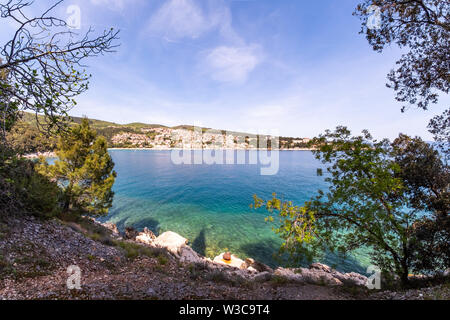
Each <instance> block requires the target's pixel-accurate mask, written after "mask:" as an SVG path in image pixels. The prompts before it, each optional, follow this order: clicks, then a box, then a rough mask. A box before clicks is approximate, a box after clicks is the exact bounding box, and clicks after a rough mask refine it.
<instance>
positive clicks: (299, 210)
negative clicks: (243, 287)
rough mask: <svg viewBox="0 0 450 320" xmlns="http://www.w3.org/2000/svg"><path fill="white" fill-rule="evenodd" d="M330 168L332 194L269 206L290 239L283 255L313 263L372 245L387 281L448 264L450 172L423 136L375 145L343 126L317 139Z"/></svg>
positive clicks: (266, 203) (375, 261)
mask: <svg viewBox="0 0 450 320" xmlns="http://www.w3.org/2000/svg"><path fill="white" fill-rule="evenodd" d="M311 143H312V144H314V145H315V146H316V148H317V149H316V150H313V153H314V155H315V157H316V158H317V159H318V160H320V161H321V162H322V163H324V164H325V165H326V166H327V172H326V173H322V172H320V171H319V174H324V175H325V176H326V178H325V180H326V181H327V182H328V184H329V189H328V190H327V191H319V195H318V196H317V197H315V198H312V199H311V200H310V201H307V202H306V203H305V204H304V205H303V206H296V205H294V204H293V203H292V202H289V201H285V200H282V199H280V198H278V197H277V196H276V194H274V196H273V198H272V199H269V200H266V201H265V200H263V199H260V198H258V197H257V196H255V207H256V208H260V207H262V206H265V207H266V209H267V210H268V211H269V212H270V216H269V217H268V220H270V221H273V222H275V216H278V217H279V219H276V222H277V225H276V227H275V232H276V233H278V234H279V235H280V236H281V238H282V239H283V240H284V243H283V246H282V248H281V251H282V252H288V253H290V255H291V256H292V257H293V258H305V257H309V258H310V259H311V258H313V257H315V256H317V255H318V253H319V252H323V251H327V250H328V251H332V252H337V253H339V254H342V255H346V254H348V253H350V252H351V251H353V250H356V249H358V248H361V247H365V248H370V250H371V251H370V256H371V260H372V262H373V264H374V265H376V266H378V267H379V268H380V269H381V270H382V271H383V272H384V273H385V276H389V275H392V274H395V275H398V276H399V277H400V279H401V281H402V283H403V285H407V283H408V275H409V274H410V273H411V272H416V273H422V274H423V273H432V274H433V273H435V272H437V271H443V270H445V269H447V268H448V267H449V266H450V265H449V262H450V250H449V243H450V228H449V217H448V213H449V212H450V201H449V188H448V183H449V181H450V170H449V167H448V166H447V165H445V164H444V162H443V161H442V159H441V156H440V155H439V153H438V152H437V151H436V150H433V148H432V147H431V146H430V145H429V144H427V143H425V142H424V141H422V140H421V139H420V138H410V137H408V136H405V135H401V136H400V137H399V138H398V139H396V140H395V141H394V142H390V141H388V140H387V139H384V140H382V141H377V140H375V139H373V138H372V136H371V135H370V134H369V133H368V132H367V131H365V132H363V135H361V136H356V137H354V136H352V135H351V132H350V131H349V130H348V129H347V128H345V127H338V128H337V129H336V131H334V132H331V131H327V132H326V133H325V134H323V135H321V136H319V137H318V138H315V139H313V140H312V141H311Z"/></svg>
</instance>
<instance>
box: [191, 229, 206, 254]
mask: <svg viewBox="0 0 450 320" xmlns="http://www.w3.org/2000/svg"><path fill="white" fill-rule="evenodd" d="M192 249H194V251H195V252H197V253H198V254H201V255H202V256H206V236H205V229H202V231H200V233H199V234H198V236H197V237H196V238H195V239H194V241H193V242H192Z"/></svg>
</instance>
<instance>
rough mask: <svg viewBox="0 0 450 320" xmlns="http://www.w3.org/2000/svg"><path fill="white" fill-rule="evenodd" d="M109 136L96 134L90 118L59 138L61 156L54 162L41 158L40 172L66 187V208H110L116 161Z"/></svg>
mask: <svg viewBox="0 0 450 320" xmlns="http://www.w3.org/2000/svg"><path fill="white" fill-rule="evenodd" d="M107 148H108V147H107V142H106V139H105V138H104V137H102V136H97V132H96V131H95V130H93V129H91V128H90V126H89V121H88V119H86V118H85V119H83V121H82V122H81V124H79V125H77V126H76V127H74V128H72V129H71V130H70V132H69V133H67V134H65V135H62V136H61V137H60V139H59V142H58V148H57V152H56V154H57V156H58V160H57V161H55V163H54V164H53V165H48V164H47V162H45V161H41V164H40V165H39V168H38V170H39V172H41V173H43V174H46V175H47V176H48V177H49V178H51V179H52V180H55V181H57V182H58V184H59V185H60V186H61V187H62V188H63V190H64V198H63V200H64V201H63V209H64V210H65V211H70V212H77V213H87V214H91V215H104V214H107V213H108V210H109V208H111V205H112V201H113V197H114V192H113V191H112V186H113V184H114V181H115V178H116V172H115V171H113V168H114V162H113V161H112V159H111V156H110V155H109V153H108V149H107Z"/></svg>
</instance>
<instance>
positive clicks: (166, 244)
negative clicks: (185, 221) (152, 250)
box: [154, 231, 188, 257]
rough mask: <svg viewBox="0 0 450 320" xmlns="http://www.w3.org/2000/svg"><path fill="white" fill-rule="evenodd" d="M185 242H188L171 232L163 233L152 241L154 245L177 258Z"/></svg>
mask: <svg viewBox="0 0 450 320" xmlns="http://www.w3.org/2000/svg"><path fill="white" fill-rule="evenodd" d="M187 242H188V240H187V239H186V238H184V237H182V236H180V235H179V234H177V233H175V232H172V231H167V232H164V233H163V234H162V235H160V236H159V237H157V238H156V239H155V240H154V244H155V245H157V246H159V247H161V248H166V249H167V250H168V251H169V252H171V253H172V254H174V255H175V256H177V257H180V253H181V248H182V247H185V246H186V244H187Z"/></svg>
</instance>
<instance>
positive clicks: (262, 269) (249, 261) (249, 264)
mask: <svg viewBox="0 0 450 320" xmlns="http://www.w3.org/2000/svg"><path fill="white" fill-rule="evenodd" d="M245 264H246V265H247V267H252V268H254V269H256V270H257V271H258V272H270V273H272V272H273V269H272V268H271V267H269V266H267V265H265V264H264V263H261V262H258V261H255V260H253V259H252V258H247V259H245Z"/></svg>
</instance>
